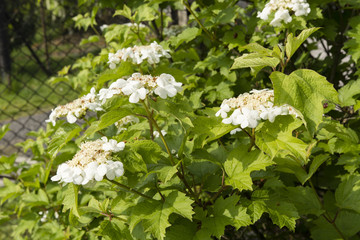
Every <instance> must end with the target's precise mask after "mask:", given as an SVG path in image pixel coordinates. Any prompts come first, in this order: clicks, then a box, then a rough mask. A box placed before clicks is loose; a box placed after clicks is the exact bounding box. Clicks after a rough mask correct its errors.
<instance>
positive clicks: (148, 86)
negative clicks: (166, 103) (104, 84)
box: [98, 73, 182, 103]
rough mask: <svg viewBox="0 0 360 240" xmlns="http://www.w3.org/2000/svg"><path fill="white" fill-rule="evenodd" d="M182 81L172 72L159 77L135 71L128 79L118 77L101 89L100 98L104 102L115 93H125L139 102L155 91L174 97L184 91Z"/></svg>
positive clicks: (132, 101) (164, 95)
mask: <svg viewBox="0 0 360 240" xmlns="http://www.w3.org/2000/svg"><path fill="white" fill-rule="evenodd" d="M181 85H182V83H179V82H176V81H175V78H174V77H173V76H171V75H170V74H166V73H163V74H161V75H160V76H158V77H153V76H151V75H141V74H140V73H134V74H133V75H132V76H131V77H130V78H128V79H127V80H125V79H122V78H120V79H118V80H116V82H113V83H112V84H111V85H110V87H109V88H103V89H101V90H100V91H99V94H98V96H99V99H100V100H101V101H102V103H104V102H105V101H106V100H107V99H109V98H112V97H113V96H114V95H118V94H124V95H126V96H129V102H131V103H137V102H139V100H140V99H141V100H144V99H145V98H146V95H147V94H151V93H153V92H154V93H155V94H156V95H158V96H160V97H161V98H163V99H166V98H167V97H174V96H175V95H176V94H177V93H178V92H180V91H182V87H181Z"/></svg>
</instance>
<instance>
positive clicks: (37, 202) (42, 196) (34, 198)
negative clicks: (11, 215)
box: [21, 189, 49, 207]
mask: <svg viewBox="0 0 360 240" xmlns="http://www.w3.org/2000/svg"><path fill="white" fill-rule="evenodd" d="M21 199H22V200H23V201H24V202H26V203H27V205H28V206H31V207H33V206H47V205H48V204H49V199H48V197H47V195H46V193H45V191H44V190H42V189H39V190H38V192H37V193H35V192H32V193H24V194H23V195H22V196H21Z"/></svg>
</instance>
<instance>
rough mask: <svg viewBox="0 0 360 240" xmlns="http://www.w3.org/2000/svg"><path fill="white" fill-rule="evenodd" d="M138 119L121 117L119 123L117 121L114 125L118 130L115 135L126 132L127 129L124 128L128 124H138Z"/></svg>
mask: <svg viewBox="0 0 360 240" xmlns="http://www.w3.org/2000/svg"><path fill="white" fill-rule="evenodd" d="M138 122H139V119H138V118H137V117H135V116H132V115H129V116H126V117H123V118H122V119H120V120H119V121H117V122H116V123H115V126H116V127H117V128H118V131H117V134H119V133H120V132H122V131H126V130H127V128H126V127H124V126H126V125H128V124H133V123H138Z"/></svg>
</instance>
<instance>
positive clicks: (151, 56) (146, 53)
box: [108, 42, 171, 69]
mask: <svg viewBox="0 0 360 240" xmlns="http://www.w3.org/2000/svg"><path fill="white" fill-rule="evenodd" d="M161 57H166V58H170V57H171V56H170V54H169V52H168V51H167V50H164V49H163V47H162V46H160V45H159V44H158V43H157V42H153V43H151V44H150V45H148V46H134V47H132V48H131V47H128V48H123V49H120V50H118V51H117V52H116V53H109V55H108V59H109V61H108V64H109V67H110V68H111V69H114V68H115V67H116V64H119V63H120V62H121V61H127V60H128V59H129V60H131V61H132V62H133V63H134V64H141V63H142V62H143V61H145V60H147V61H148V63H150V64H155V63H159V62H160V58H161Z"/></svg>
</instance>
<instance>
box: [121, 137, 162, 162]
mask: <svg viewBox="0 0 360 240" xmlns="http://www.w3.org/2000/svg"><path fill="white" fill-rule="evenodd" d="M127 146H128V147H130V148H131V151H133V152H136V153H138V154H140V155H141V157H142V159H143V161H144V162H145V163H157V162H158V161H159V160H160V157H161V156H160V155H161V153H162V149H161V147H160V146H159V145H158V144H157V143H156V142H154V141H151V140H139V141H135V142H133V143H129V144H127Z"/></svg>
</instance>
